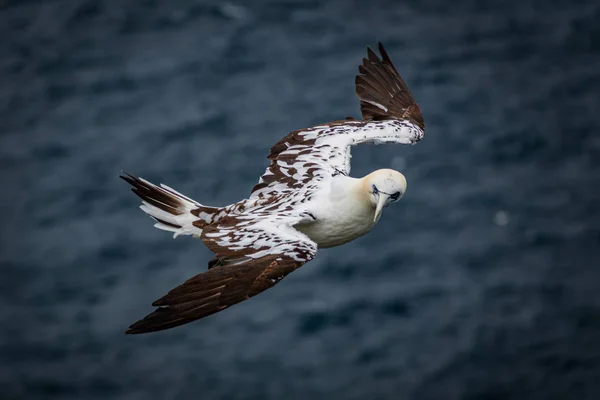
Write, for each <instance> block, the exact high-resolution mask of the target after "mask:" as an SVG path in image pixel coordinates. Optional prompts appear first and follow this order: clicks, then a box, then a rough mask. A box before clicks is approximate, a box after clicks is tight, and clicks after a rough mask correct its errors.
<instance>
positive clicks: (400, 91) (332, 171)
mask: <svg viewBox="0 0 600 400" xmlns="http://www.w3.org/2000/svg"><path fill="white" fill-rule="evenodd" d="M379 53H380V56H379V55H377V54H376V53H375V52H374V51H373V50H372V49H371V48H367V57H366V58H363V61H362V65H360V66H359V67H358V70H359V74H358V75H357V76H356V80H355V86H356V94H357V95H358V98H359V99H360V108H361V113H362V117H363V119H362V120H357V119H353V118H347V119H345V120H339V121H333V122H329V123H325V124H322V125H318V126H314V127H311V128H306V129H300V130H296V131H293V132H291V133H289V134H288V135H287V136H285V137H284V138H283V139H281V140H280V141H279V142H277V143H276V144H275V145H274V146H273V147H272V148H271V152H270V154H269V156H268V159H269V160H270V165H269V166H268V167H267V169H266V171H265V173H264V174H263V175H262V177H261V178H260V180H259V182H258V184H256V186H254V188H253V189H252V191H251V193H250V195H249V197H248V198H246V199H243V200H240V201H238V202H237V203H234V204H231V205H229V206H226V207H210V206H206V205H203V204H200V203H198V202H196V201H194V200H192V199H190V198H189V197H186V196H184V195H183V194H181V193H179V192H177V191H175V190H174V189H171V188H170V187H168V186H166V185H162V184H161V185H154V184H152V183H150V182H148V181H147V180H145V179H142V178H138V177H135V176H133V175H130V174H127V173H123V174H122V176H121V178H123V179H124V180H125V181H127V182H128V183H130V184H131V185H132V186H133V187H132V190H133V192H134V193H135V194H136V195H138V196H139V197H140V198H141V199H142V205H141V206H140V208H141V209H142V210H143V211H144V212H145V213H146V214H148V215H149V216H150V217H152V218H153V219H154V220H155V221H156V224H155V225H154V226H155V227H156V228H159V229H162V230H165V231H170V232H173V233H174V237H177V236H179V235H191V236H193V237H195V238H199V239H201V240H202V241H203V242H204V244H205V245H206V246H207V247H208V248H209V249H210V250H211V251H212V252H213V253H214V255H215V257H214V259H212V260H210V261H209V262H208V271H206V272H202V273H200V274H198V275H196V276H194V277H192V278H190V279H189V280H187V281H186V282H184V283H183V284H181V285H179V286H177V287H176V288H174V289H172V290H171V291H170V292H168V293H167V294H166V295H165V296H164V297H161V298H160V299H158V300H156V301H155V302H154V303H152V305H153V306H155V307H158V308H156V309H155V310H154V312H152V313H150V314H148V315H147V316H146V317H145V318H144V319H141V320H139V321H137V322H135V323H134V324H133V325H131V326H130V327H129V329H128V330H127V331H126V333H128V334H138V333H146V332H154V331H160V330H164V329H169V328H173V327H176V326H179V325H183V324H187V323H188V322H191V321H194V320H197V319H200V318H203V317H206V316H208V315H211V314H214V313H216V312H219V311H221V310H224V309H225V308H228V307H230V306H232V305H234V304H236V303H239V302H242V301H244V300H247V299H249V298H250V297H252V296H255V295H257V294H259V293H261V292H263V291H265V290H267V289H269V288H271V287H273V286H274V285H276V284H277V282H279V281H280V280H281V279H283V278H284V277H285V276H286V275H288V274H289V273H291V272H292V271H294V270H296V269H297V268H299V267H301V266H302V265H304V264H305V263H307V262H308V261H310V260H312V259H313V258H314V257H315V256H316V255H317V250H318V249H319V248H327V247H334V246H339V245H341V244H344V243H347V242H350V241H352V240H354V239H356V238H358V237H360V236H362V235H364V234H366V233H367V232H369V231H370V230H371V229H372V228H373V226H374V225H375V224H376V223H377V221H378V220H379V218H380V217H381V213H382V210H383V209H384V208H385V207H387V206H388V205H390V204H391V203H395V202H397V201H398V200H400V198H401V197H402V195H404V192H405V191H406V179H405V177H404V175H402V174H401V173H400V172H398V171H394V170H391V169H380V170H377V171H374V172H372V173H370V174H368V175H367V176H365V177H363V178H360V179H357V178H352V177H350V157H351V156H350V148H351V147H352V146H353V145H356V144H360V143H375V144H381V143H401V144H414V143H416V142H418V141H419V140H421V138H422V137H423V135H424V131H425V122H424V119H423V115H422V114H421V110H420V108H419V106H418V105H417V103H415V101H414V99H413V97H412V95H411V94H410V91H409V90H408V87H407V86H406V83H405V82H404V80H403V79H402V78H401V77H400V74H399V73H398V71H397V70H396V68H395V67H394V65H393V64H392V61H391V60H390V58H389V56H388V54H387V53H386V51H385V49H384V47H383V45H382V44H381V43H379Z"/></svg>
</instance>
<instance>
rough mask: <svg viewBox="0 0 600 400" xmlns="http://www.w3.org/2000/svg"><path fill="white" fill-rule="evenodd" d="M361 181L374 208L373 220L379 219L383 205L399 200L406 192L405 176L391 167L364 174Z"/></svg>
mask: <svg viewBox="0 0 600 400" xmlns="http://www.w3.org/2000/svg"><path fill="white" fill-rule="evenodd" d="M363 181H364V185H365V189H366V190H367V192H368V198H369V201H370V202H371V204H372V205H373V208H375V216H374V218H373V221H374V222H377V221H379V218H380V217H381V212H382V211H383V209H384V208H385V207H387V206H389V205H390V204H392V203H395V202H397V201H398V200H400V198H401V197H402V196H403V195H404V192H406V178H405V177H404V175H402V174H401V173H400V172H398V171H394V170H393V169H379V170H377V171H374V172H372V173H370V174H369V175H367V176H365V177H364V178H363Z"/></svg>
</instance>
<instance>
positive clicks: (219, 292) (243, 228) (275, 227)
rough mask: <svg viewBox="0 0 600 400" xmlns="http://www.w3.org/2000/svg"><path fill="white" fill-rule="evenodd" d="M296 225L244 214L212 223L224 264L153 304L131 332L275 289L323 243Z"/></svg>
mask: <svg viewBox="0 0 600 400" xmlns="http://www.w3.org/2000/svg"><path fill="white" fill-rule="evenodd" d="M297 221H299V220H297ZM290 222H291V221H290V219H289V218H286V217H282V218H280V219H277V218H272V219H270V220H267V219H260V220H259V219H256V218H255V217H252V216H250V215H238V216H235V217H229V216H228V217H225V218H223V219H222V220H220V221H219V222H218V223H217V224H216V225H208V226H207V227H206V228H205V229H204V231H203V232H202V240H203V241H204V243H205V244H206V245H207V246H208V248H209V249H211V250H212V251H213V252H214V253H215V255H216V256H217V259H218V260H219V263H218V265H216V266H214V267H213V268H211V269H209V270H208V271H206V272H203V273H201V274H198V275H196V276H194V277H193V278H191V279H189V280H187V281H186V282H185V283H183V284H181V285H180V286H178V287H176V288H174V289H173V290H171V291H170V292H169V293H167V295H165V296H164V297H162V298H160V299H158V300H156V301H155V302H154V303H152V305H153V306H156V307H158V308H157V309H156V310H155V311H154V312H152V313H151V314H149V315H147V316H146V317H145V318H144V319H142V320H140V321H138V322H136V323H134V324H133V325H131V326H130V327H129V329H128V330H127V332H126V333H129V334H137V333H146V332H155V331H160V330H164V329H169V328H173V327H176V326H179V325H183V324H187V323H188V322H192V321H195V320H197V319H200V318H203V317H206V316H208V315H211V314H214V313H216V312H219V311H221V310H223V309H225V308H227V307H229V306H232V305H234V304H237V303H239V302H242V301H244V300H247V299H249V298H250V297H252V296H255V295H257V294H259V293H261V292H263V291H264V290H267V289H269V288H271V287H273V286H274V285H275V284H277V282H279V281H280V280H281V279H282V278H284V277H285V276H286V275H288V274H289V273H291V272H292V271H294V270H295V269H297V268H299V267H300V266H302V265H303V264H304V263H306V262H308V261H310V260H311V259H312V258H313V257H314V256H315V255H316V253H317V244H316V243H314V242H313V241H311V240H310V239H308V237H307V236H305V235H304V234H302V233H300V232H298V231H296V230H295V229H294V228H293V227H292V226H291V225H290V224H289V223H290Z"/></svg>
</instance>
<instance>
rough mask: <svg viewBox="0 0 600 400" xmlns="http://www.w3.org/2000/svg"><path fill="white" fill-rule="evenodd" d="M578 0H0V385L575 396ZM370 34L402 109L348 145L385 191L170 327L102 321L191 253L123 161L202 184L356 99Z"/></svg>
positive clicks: (12, 389) (583, 24) (230, 179)
mask: <svg viewBox="0 0 600 400" xmlns="http://www.w3.org/2000/svg"><path fill="white" fill-rule="evenodd" d="M599 20H600V3H598V2H592V1H567V0H554V1H535V0H520V1H516V0H506V1H502V2H491V1H475V0H473V1H467V0H464V1H460V0H458V1H455V2H449V1H440V0H435V1H434V0H431V1H412V0H409V1H370V2H367V1H342V0H332V1H311V0H306V1H300V0H289V1H268V0H260V1H258V0H257V1H252V2H242V1H200V0H195V1H194V0H172V1H168V2H167V1H157V0H154V1H153V0H122V1H116V0H114V1H109V0H106V1H99V0H89V1H68V0H44V1H41V0H39V1H36V0H19V1H16V0H15V1H10V0H8V1H7V0H5V1H3V2H0V38H1V39H0V184H1V187H2V196H0V210H1V212H2V223H1V224H0V240H1V241H0V246H1V247H0V274H1V277H0V302H1V304H2V306H1V307H0V393H1V394H2V395H1V397H2V399H67V400H70V399H73V400H75V399H77V400H80V399H123V400H135V399H140V400H141V399H144V400H146V399H269V400H270V399H385V400H387V399H417V400H420V399H423V400H425V399H464V400H467V399H469V400H472V399H543V400H550V399H577V400H587V399H590V400H593V399H599V398H600V380H599V379H598V378H599V377H600V261H599V258H600V181H599V178H600V95H599V89H600V25H599V24H598V21H599ZM377 41H382V42H383V43H384V44H385V45H386V47H387V49H388V52H389V54H390V56H391V58H392V59H393V60H394V62H395V64H396V66H397V68H398V69H399V71H400V72H401V73H402V75H403V76H404V78H405V80H406V81H407V83H408V85H409V87H410V88H411V91H412V93H413V95H414V96H415V98H416V99H417V101H418V102H419V104H420V105H421V108H422V110H423V113H424V115H425V119H426V124H427V131H426V136H425V138H424V139H423V140H422V141H421V142H420V143H419V144H418V145H416V146H361V147H357V148H355V149H354V152H353V154H354V158H353V171H352V174H353V175H354V176H362V175H365V174H366V173H368V172H370V171H371V170H373V169H376V168H384V167H392V168H396V169H398V170H400V171H402V172H403V173H404V174H405V175H406V177H407V179H408V191H407V193H406V195H405V197H404V198H403V199H402V201H401V202H399V203H398V204H396V205H395V206H394V207H390V208H388V209H386V210H385V212H384V215H383V218H382V220H381V221H380V222H379V224H378V226H377V227H376V228H375V229H374V230H373V231H372V232H371V233H370V234H368V235H367V236H365V237H363V238H360V239H358V240H356V241H354V242H352V243H350V244H347V245H345V246H343V247H340V248H335V249H326V250H323V251H321V252H320V254H319V255H318V257H317V258H316V259H315V260H314V261H312V262H310V263H309V264H307V265H305V266H304V267H302V268H301V269H299V270H298V271H296V272H294V273H293V274H291V275H289V276H288V277H287V278H286V279H285V280H283V281H282V282H281V283H280V284H278V285H277V286H276V287H275V288H273V289H271V290H269V291H266V292H265V293H263V294H261V295H260V296H257V297H255V298H253V299H251V300H250V301H247V302H244V303H241V304H239V305H236V306H235V307H233V308H231V309H228V310H226V311H224V312H222V313H219V314H216V315H213V316H211V317H208V318H206V319H203V320H201V321H198V322H196V323H193V324H189V325H186V326H184V327H181V328H177V329H173V330H169V331H165V332H161V333H156V334H150V335H142V336H126V335H124V334H123V331H124V329H125V328H126V327H127V326H128V325H129V324H130V323H132V322H134V321H135V320H137V319H139V318H141V317H143V316H144V315H145V314H146V313H148V312H149V311H151V309H152V308H151V307H150V304H151V302H152V301H153V300H155V299H156V298H158V297H160V296H162V295H163V294H164V293H166V292H167V291H168V290H169V289H171V288H172V287H173V286H175V285H177V284H179V283H181V282H182V281H183V280H185V279H187V278H189V277H191V276H192V275H195V274H196V273H198V272H201V271H203V270H205V268H206V263H207V260H208V259H209V258H210V254H209V251H208V250H207V249H206V248H204V246H203V245H202V243H201V242H200V241H197V240H193V239H190V238H187V237H183V238H178V239H177V240H173V239H171V237H170V235H168V234H167V233H165V232H162V231H158V230H156V229H154V228H152V221H151V220H150V219H149V218H147V217H146V216H145V215H144V214H143V213H142V212H141V211H140V210H139V209H138V208H137V207H138V204H139V203H138V200H137V198H136V197H135V196H134V195H133V194H132V193H131V192H130V191H129V189H128V187H127V185H126V184H125V183H124V182H122V181H121V180H119V179H118V178H117V175H118V174H119V172H120V171H121V170H122V169H123V170H126V171H128V172H131V173H133V174H137V175H140V176H143V177H145V178H147V179H149V180H151V181H154V182H157V183H158V182H163V183H166V184H168V185H170V186H171V187H173V188H175V189H177V190H179V191H181V192H183V193H185V194H186V195H188V196H190V197H192V198H195V199H197V200H198V201H200V202H202V203H205V204H209V205H225V204H229V203H232V202H235V201H237V200H238V199H240V198H242V197H244V196H247V195H248V193H249V190H250V189H251V188H252V186H253V185H254V184H255V183H256V181H257V179H258V177H259V176H260V174H261V173H262V172H263V170H264V168H265V166H266V165H267V160H266V159H265V157H266V155H267V153H268V150H269V148H270V146H271V145H272V144H274V143H275V142H276V141H277V140H279V139H280V138H281V137H283V136H284V135H285V134H287V133H288V132H289V131H292V130H295V129H298V128H302V127H308V126H311V125H315V124H318V123H322V122H326V121H329V120H333V119H338V118H344V117H346V116H348V115H352V116H359V107H358V101H357V99H356V97H355V95H354V87H353V83H354V75H355V74H356V72H357V65H358V64H359V63H360V59H361V57H363V56H364V55H365V53H366V45H376V44H377Z"/></svg>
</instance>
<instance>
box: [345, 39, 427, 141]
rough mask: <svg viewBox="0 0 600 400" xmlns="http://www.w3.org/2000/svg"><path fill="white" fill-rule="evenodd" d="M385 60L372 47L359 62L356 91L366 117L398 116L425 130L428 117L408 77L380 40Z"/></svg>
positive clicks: (384, 117) (380, 48)
mask: <svg viewBox="0 0 600 400" xmlns="http://www.w3.org/2000/svg"><path fill="white" fill-rule="evenodd" d="M379 52H380V53H381V59H379V57H378V56H377V54H375V52H374V51H373V50H371V48H367V58H363V64H362V65H359V67H358V71H359V72H360V74H361V75H357V76H356V80H355V84H356V94H357V95H358V98H359V99H360V110H361V112H362V115H363V118H364V119H365V120H370V119H379V120H381V119H389V118H397V119H402V120H406V121H410V122H411V123H412V124H414V125H416V126H418V127H419V128H420V129H421V130H423V131H424V130H425V120H424V119H423V114H421V109H420V108H419V105H418V104H417V103H416V102H415V100H414V99H413V97H412V95H411V94H410V90H408V86H406V83H405V82H404V79H402V77H401V76H400V74H399V73H398V71H397V70H396V67H394V64H392V60H390V57H389V56H388V54H387V52H386V51H385V49H384V48H383V45H382V44H381V43H379Z"/></svg>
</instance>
